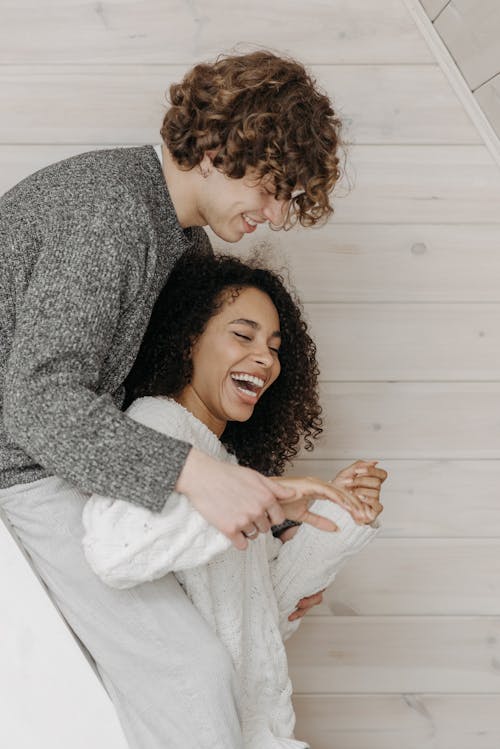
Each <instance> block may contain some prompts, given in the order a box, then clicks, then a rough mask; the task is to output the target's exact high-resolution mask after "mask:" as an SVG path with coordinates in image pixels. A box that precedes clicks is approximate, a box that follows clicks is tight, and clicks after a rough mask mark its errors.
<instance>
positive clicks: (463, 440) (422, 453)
mask: <svg viewBox="0 0 500 749" xmlns="http://www.w3.org/2000/svg"><path fill="white" fill-rule="evenodd" d="M321 392H322V403H323V405H324V408H325V413H326V419H325V434H324V435H322V439H321V440H320V441H319V444H318V447H317V449H316V450H315V457H316V458H322V459H331V458H337V459H339V460H340V459H349V458H352V459H356V458H358V457H359V456H360V455H365V456H366V455H375V456H378V457H379V458H380V459H381V460H383V459H387V458H399V459H403V458H406V459H408V458H413V459H416V458H418V459H423V458H425V459H429V458H441V459H442V458H449V459H455V460H456V459H475V460H479V459H490V460H491V459H493V460H498V459H499V458H500V440H499V439H498V433H499V429H500V414H499V412H498V409H497V408H496V407H495V404H496V403H498V399H499V397H500V383H495V382H482V383H474V382H471V383H467V382H464V383H457V382H448V383H441V382H436V383H434V382H433V383H430V382H427V383H420V382H393V383H390V382H388V383H377V382H369V383H356V382H347V383H341V382H335V383H328V382H326V383H323V384H322V387H321Z"/></svg>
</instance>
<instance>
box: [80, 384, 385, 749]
mask: <svg viewBox="0 0 500 749" xmlns="http://www.w3.org/2000/svg"><path fill="white" fill-rule="evenodd" d="M127 413H128V416H130V417H131V418H132V419H134V420H136V421H138V422H140V423H142V424H145V425H146V426H149V427H151V428H153V429H156V430H158V431H160V432H164V433H165V434H168V435H171V436H173V437H177V438H178V439H182V440H185V441H186V442H189V443H191V444H193V445H194V446H195V447H197V448H198V449H200V450H203V451H205V452H207V453H209V454H210V455H212V456H214V457H215V458H218V459H219V460H224V461H228V462H234V463H235V462H237V461H236V458H235V457H234V456H232V455H229V454H228V452H227V451H226V449H225V448H224V446H223V445H222V443H221V442H220V441H219V439H218V438H217V437H216V436H215V434H213V432H211V431H210V430H209V429H208V428H207V427H206V426H205V425H204V424H203V423H202V422H201V421H199V420H198V419H197V418H196V417H195V416H193V414H191V413H190V412H189V411H187V410H186V409H185V408H183V406H181V405H179V404H178V403H176V402H175V401H173V400H169V399H164V398H152V397H146V398H140V399H138V400H136V401H135V402H134V403H133V404H132V405H131V406H130V408H129V410H128V412H127ZM312 511H313V512H316V513H318V514H321V515H324V516H326V517H328V518H330V519H332V520H333V521H334V522H335V523H337V525H338V526H339V527H340V529H341V530H340V531H339V532H336V533H329V532H325V531H319V530H317V529H316V528H313V527H312V526H309V525H307V524H304V525H302V526H300V528H299V530H298V532H297V533H296V535H295V536H294V538H292V539H291V540H290V541H288V542H286V543H285V544H283V543H282V542H281V541H280V540H279V539H277V538H274V537H273V535H272V534H271V533H270V532H269V533H266V534H260V535H259V536H258V537H257V538H256V539H255V540H253V541H249V543H248V547H247V549H246V550H245V551H239V550H238V549H235V548H234V546H233V545H232V544H231V542H230V541H229V539H228V538H226V536H224V535H223V534H222V533H220V531H218V530H217V529H216V528H214V527H213V526H211V525H209V524H208V523H207V522H206V520H205V519H204V518H203V517H202V515H200V514H199V513H198V511H197V510H195V509H194V507H193V506H192V505H191V503H190V502H189V500H188V499H187V498H186V497H185V496H183V495H181V494H178V493H173V494H171V495H170V497H169V499H168V500H167V503H166V504H165V507H164V509H163V510H162V511H161V512H160V513H154V512H151V511H150V510H148V509H146V508H145V507H141V506H138V505H133V504H131V503H130V502H126V501H123V500H120V499H111V498H107V497H102V496H98V495H93V496H92V497H91V498H90V499H89V501H88V502H87V503H86V505H85V508H84V512H83V522H84V526H85V531H86V533H85V537H84V540H83V544H84V550H85V555H86V557H87V560H88V562H89V563H90V565H91V567H92V569H93V570H94V572H96V574H97V575H99V577H100V578H101V579H102V580H103V581H104V582H105V583H107V584H108V585H110V586H112V587H115V588H128V587H131V586H133V585H137V584H139V583H141V582H144V581H150V580H154V579H156V578H159V577H161V576H163V575H166V574H167V573H168V572H174V573H175V575H176V577H177V579H178V580H179V582H180V583H181V585H182V586H183V588H184V590H185V591H186V594H187V595H188V596H189V598H190V599H191V601H192V602H193V604H194V605H195V606H196V608H197V609H198V610H199V611H200V613H201V614H202V615H203V617H204V618H205V619H206V621H207V622H208V623H209V624H210V626H211V627H212V628H213V629H214V631H215V632H216V633H217V636H218V637H219V638H220V640H221V641H222V642H223V643H224V645H225V646H226V647H227V649H228V651H229V653H230V654H231V656H232V659H233V662H234V665H235V668H236V671H237V673H238V674H239V676H240V684H241V695H240V699H241V704H240V705H239V706H238V707H239V711H240V716H241V719H242V730H243V735H244V745H245V749H292V748H293V749H307V747H308V745H307V744H305V743H303V742H302V741H297V740H296V739H294V738H293V730H294V725H295V715H294V712H293V707H292V702H291V695H292V685H291V682H290V678H289V676H288V667H287V658H286V652H285V648H284V645H283V641H284V640H285V639H286V638H287V637H289V636H290V635H291V634H292V633H293V632H294V631H295V630H296V629H297V628H298V626H299V624H300V620H296V621H295V622H289V621H288V615H289V614H290V613H291V612H292V611H294V610H295V608H296V605H297V603H298V601H299V600H300V599H301V598H303V597H304V596H307V595H312V594H313V593H316V592H317V591H318V590H320V589H321V588H325V587H326V586H328V585H329V584H330V583H331V582H332V580H333V579H334V577H335V575H336V573H337V572H338V570H339V569H340V567H341V566H342V565H343V563H344V562H345V561H346V560H347V558H348V557H349V556H351V555H352V554H355V553H356V552H358V551H359V550H360V549H361V548H362V547H363V546H365V544H366V543H367V542H368V541H370V540H371V539H372V538H373V537H374V535H375V534H376V532H377V529H376V528H374V527H372V526H367V525H363V526H359V525H356V524H355V523H354V521H353V520H352V518H351V516H350V515H349V514H348V513H347V512H346V511H344V510H343V509H341V508H340V507H339V506H338V505H336V504H333V503H332V502H329V501H325V500H317V501H316V502H314V503H313V505H312Z"/></svg>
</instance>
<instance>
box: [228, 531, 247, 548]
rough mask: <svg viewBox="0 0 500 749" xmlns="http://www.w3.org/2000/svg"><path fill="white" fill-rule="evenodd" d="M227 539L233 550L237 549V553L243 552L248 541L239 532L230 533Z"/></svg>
mask: <svg viewBox="0 0 500 749" xmlns="http://www.w3.org/2000/svg"><path fill="white" fill-rule="evenodd" d="M228 538H229V540H230V541H231V543H232V544H233V546H234V547H235V549H238V550H239V551H245V549H246V548H247V546H248V540H247V538H246V537H245V536H244V535H243V533H241V532H238V533H232V534H231V535H230V536H228Z"/></svg>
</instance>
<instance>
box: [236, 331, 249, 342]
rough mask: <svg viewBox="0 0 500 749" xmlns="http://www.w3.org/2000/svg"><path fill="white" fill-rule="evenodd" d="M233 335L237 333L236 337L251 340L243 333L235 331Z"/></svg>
mask: <svg viewBox="0 0 500 749" xmlns="http://www.w3.org/2000/svg"><path fill="white" fill-rule="evenodd" d="M234 335H237V336H238V338H244V339H245V341H251V340H252V339H251V338H250V337H249V336H247V335H243V333H236V332H235V334H234Z"/></svg>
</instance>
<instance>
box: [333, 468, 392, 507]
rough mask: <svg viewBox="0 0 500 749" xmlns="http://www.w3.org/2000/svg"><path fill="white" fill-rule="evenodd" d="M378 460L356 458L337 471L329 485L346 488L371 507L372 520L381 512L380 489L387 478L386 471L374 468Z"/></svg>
mask: <svg viewBox="0 0 500 749" xmlns="http://www.w3.org/2000/svg"><path fill="white" fill-rule="evenodd" d="M377 463H378V460H357V461H356V462H355V463H352V465H350V466H347V468H343V469H342V470H341V471H339V472H338V473H337V475H336V476H335V478H334V479H333V481H332V482H331V485H332V486H334V487H336V488H337V489H344V490H348V491H349V492H351V493H352V494H355V495H356V497H358V499H360V500H361V501H362V502H364V503H365V504H366V505H367V506H368V507H370V508H371V510H372V512H373V513H374V515H373V520H374V519H375V518H376V517H378V515H380V513H381V512H382V510H383V509H384V508H383V505H381V504H380V490H381V487H382V484H383V483H384V481H385V480H386V478H387V471H384V470H383V469H382V468H375V466H376V464H377Z"/></svg>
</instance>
